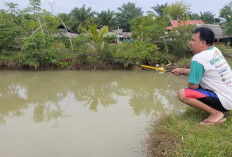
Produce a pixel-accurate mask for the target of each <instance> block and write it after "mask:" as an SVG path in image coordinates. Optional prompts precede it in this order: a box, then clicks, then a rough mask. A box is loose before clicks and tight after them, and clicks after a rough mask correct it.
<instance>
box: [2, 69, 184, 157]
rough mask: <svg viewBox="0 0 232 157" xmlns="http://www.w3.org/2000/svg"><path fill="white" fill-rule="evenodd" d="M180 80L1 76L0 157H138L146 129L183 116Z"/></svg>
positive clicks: (129, 74)
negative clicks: (169, 115)
mask: <svg viewBox="0 0 232 157" xmlns="http://www.w3.org/2000/svg"><path fill="white" fill-rule="evenodd" d="M186 82H187V78H186V77H184V76H183V77H177V76H174V75H172V74H170V73H158V72H155V71H37V72H34V71H7V70H6V71H0V156H2V157H16V156H20V157H41V156H45V157H144V156H145V155H144V153H143V152H142V151H141V150H142V149H143V148H142V145H143V144H142V141H143V140H144V138H145V136H146V128H147V126H148V125H149V123H150V122H151V121H153V120H155V119H157V118H158V117H159V116H160V115H161V114H162V113H173V112H182V111H184V110H185V106H184V105H183V104H182V103H180V102H179V101H178V99H177V97H176V96H177V95H176V91H177V90H178V89H179V88H183V87H185V85H186Z"/></svg>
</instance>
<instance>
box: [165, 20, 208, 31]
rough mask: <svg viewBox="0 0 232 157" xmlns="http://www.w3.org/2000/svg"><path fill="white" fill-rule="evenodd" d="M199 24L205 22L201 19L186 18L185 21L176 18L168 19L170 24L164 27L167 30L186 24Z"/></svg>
mask: <svg viewBox="0 0 232 157" xmlns="http://www.w3.org/2000/svg"><path fill="white" fill-rule="evenodd" d="M199 24H205V23H204V22H203V21H202V20H186V21H178V20H170V25H171V26H168V27H166V29H167V30H171V29H173V28H176V27H178V26H179V25H181V26H188V25H199Z"/></svg>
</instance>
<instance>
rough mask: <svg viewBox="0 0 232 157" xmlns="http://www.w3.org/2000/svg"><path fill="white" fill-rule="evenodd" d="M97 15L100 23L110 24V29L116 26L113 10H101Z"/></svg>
mask: <svg viewBox="0 0 232 157" xmlns="http://www.w3.org/2000/svg"><path fill="white" fill-rule="evenodd" d="M97 16H98V17H97V23H98V24H99V25H103V26H108V27H109V28H110V29H113V28H115V13H114V12H113V11H110V10H107V11H101V13H97Z"/></svg>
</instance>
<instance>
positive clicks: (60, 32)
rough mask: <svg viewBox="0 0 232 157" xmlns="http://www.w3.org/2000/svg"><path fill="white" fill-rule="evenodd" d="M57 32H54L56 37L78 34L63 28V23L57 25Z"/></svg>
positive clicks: (75, 35) (71, 36) (72, 36)
mask: <svg viewBox="0 0 232 157" xmlns="http://www.w3.org/2000/svg"><path fill="white" fill-rule="evenodd" d="M57 29H58V32H57V33H56V34H55V36H56V37H62V36H64V37H67V38H69V37H70V38H75V37H77V36H78V34H77V33H75V32H72V31H71V30H69V29H67V28H65V27H64V26H63V25H60V26H58V27H57Z"/></svg>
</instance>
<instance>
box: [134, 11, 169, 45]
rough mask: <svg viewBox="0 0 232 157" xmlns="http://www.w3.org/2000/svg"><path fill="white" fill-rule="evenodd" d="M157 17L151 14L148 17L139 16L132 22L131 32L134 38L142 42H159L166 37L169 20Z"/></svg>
mask: <svg viewBox="0 0 232 157" xmlns="http://www.w3.org/2000/svg"><path fill="white" fill-rule="evenodd" d="M154 18H155V16H154V15H152V14H149V15H147V16H139V17H137V18H135V19H133V20H132V22H131V30H132V38H133V39H137V40H141V41H153V42H154V41H157V40H160V39H159V38H160V37H161V36H162V35H164V32H165V30H166V27H167V26H168V20H167V19H165V17H163V16H156V18H155V20H154Z"/></svg>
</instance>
